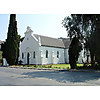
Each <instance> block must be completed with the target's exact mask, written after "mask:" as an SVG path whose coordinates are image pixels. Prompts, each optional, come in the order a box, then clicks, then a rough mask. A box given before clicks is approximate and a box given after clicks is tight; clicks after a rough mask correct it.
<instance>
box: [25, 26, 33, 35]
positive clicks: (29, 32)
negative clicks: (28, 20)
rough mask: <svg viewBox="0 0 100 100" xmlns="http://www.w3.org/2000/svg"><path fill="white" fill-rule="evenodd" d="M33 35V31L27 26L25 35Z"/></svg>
mask: <svg viewBox="0 0 100 100" xmlns="http://www.w3.org/2000/svg"><path fill="white" fill-rule="evenodd" d="M32 33H33V30H32V29H31V27H29V26H27V30H26V32H25V35H26V34H32Z"/></svg>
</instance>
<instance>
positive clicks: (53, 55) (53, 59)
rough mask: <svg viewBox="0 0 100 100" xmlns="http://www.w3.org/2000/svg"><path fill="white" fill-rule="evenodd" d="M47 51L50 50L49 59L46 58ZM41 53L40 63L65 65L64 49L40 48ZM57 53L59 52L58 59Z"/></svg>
mask: <svg viewBox="0 0 100 100" xmlns="http://www.w3.org/2000/svg"><path fill="white" fill-rule="evenodd" d="M46 50H48V58H46ZM39 51H40V63H41V64H57V63H65V61H64V49H62V48H54V47H45V46H41V47H39ZM57 51H59V58H57Z"/></svg>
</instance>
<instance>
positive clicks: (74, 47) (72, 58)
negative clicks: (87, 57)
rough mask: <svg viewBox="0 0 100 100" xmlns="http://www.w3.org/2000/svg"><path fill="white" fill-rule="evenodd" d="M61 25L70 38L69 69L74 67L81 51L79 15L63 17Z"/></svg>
mask: <svg viewBox="0 0 100 100" xmlns="http://www.w3.org/2000/svg"><path fill="white" fill-rule="evenodd" d="M62 24H63V25H64V27H65V28H66V30H67V31H68V36H69V37H70V40H71V44H70V47H69V52H68V53H69V63H70V65H71V68H72V69H74V68H75V67H76V62H77V60H78V57H79V52H81V50H82V43H81V41H82V34H81V31H82V23H81V15H75V14H72V15H71V16H70V17H69V16H68V17H65V19H64V20H63V22H62Z"/></svg>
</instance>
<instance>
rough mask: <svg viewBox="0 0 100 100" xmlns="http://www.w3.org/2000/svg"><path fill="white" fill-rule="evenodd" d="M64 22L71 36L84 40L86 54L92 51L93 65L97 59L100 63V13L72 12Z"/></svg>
mask: <svg viewBox="0 0 100 100" xmlns="http://www.w3.org/2000/svg"><path fill="white" fill-rule="evenodd" d="M62 24H63V26H64V27H65V28H66V30H67V31H68V36H69V37H70V38H74V37H78V38H79V40H81V41H82V42H83V43H82V46H83V47H84V51H85V52H84V54H85V55H86V56H88V53H89V52H90V57H91V64H92V66H94V65H95V61H97V62H98V63H99V64H100V46H99V43H100V14H71V16H68V17H65V18H64V20H63V21H62ZM75 49H76V48H75ZM69 56H70V55H69ZM74 59H75V58H74ZM74 66H75V65H74Z"/></svg>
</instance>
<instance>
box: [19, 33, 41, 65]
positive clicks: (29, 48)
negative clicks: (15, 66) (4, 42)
mask: <svg viewBox="0 0 100 100" xmlns="http://www.w3.org/2000/svg"><path fill="white" fill-rule="evenodd" d="M34 51H35V55H36V57H35V58H33V52H34ZM28 52H29V53H30V58H29V62H30V64H38V63H39V62H38V59H37V58H38V56H39V43H38V40H36V39H35V38H34V36H33V35H32V34H26V35H25V38H24V40H23V42H22V43H21V45H20V57H19V59H20V60H22V61H23V64H27V53H28ZM22 53H24V59H22Z"/></svg>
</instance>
